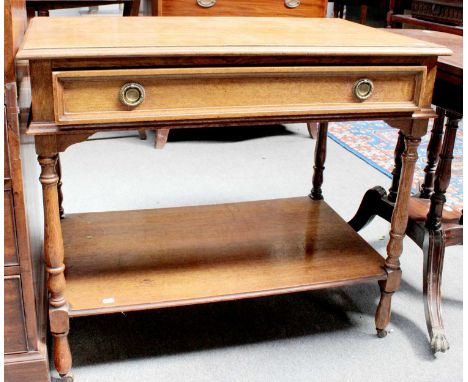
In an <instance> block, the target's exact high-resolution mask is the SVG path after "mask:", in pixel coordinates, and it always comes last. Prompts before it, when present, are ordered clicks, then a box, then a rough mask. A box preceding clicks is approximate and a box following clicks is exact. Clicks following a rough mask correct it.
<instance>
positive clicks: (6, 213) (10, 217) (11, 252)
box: [3, 190, 19, 265]
mask: <svg viewBox="0 0 468 382" xmlns="http://www.w3.org/2000/svg"><path fill="white" fill-rule="evenodd" d="M13 211H14V209H13V194H12V192H11V190H5V191H4V195H3V223H4V227H5V228H4V231H3V234H4V239H5V241H4V243H3V251H4V260H5V265H18V264H19V261H18V246H17V244H16V229H15V218H14V212H13Z"/></svg>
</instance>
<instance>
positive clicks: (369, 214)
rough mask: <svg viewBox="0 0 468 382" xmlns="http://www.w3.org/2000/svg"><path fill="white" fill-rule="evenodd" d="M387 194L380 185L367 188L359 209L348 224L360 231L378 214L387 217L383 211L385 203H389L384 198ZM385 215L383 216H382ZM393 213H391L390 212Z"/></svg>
mask: <svg viewBox="0 0 468 382" xmlns="http://www.w3.org/2000/svg"><path fill="white" fill-rule="evenodd" d="M386 196H387V192H386V191H385V190H384V189H383V188H382V187H380V186H376V187H374V188H371V189H370V190H367V192H366V193H365V194H364V197H363V198H362V201H361V204H360V206H359V209H358V210H357V212H356V214H355V215H354V217H353V218H352V219H351V220H350V221H349V222H348V224H349V225H350V226H351V227H352V228H353V229H354V230H355V231H356V232H358V231H360V230H361V229H363V228H364V227H365V226H366V225H368V224H369V223H370V222H372V220H374V218H375V217H376V216H377V215H378V216H381V217H383V218H387V215H388V213H387V214H384V213H382V211H381V210H382V207H383V205H382V204H383V203H385V204H387V205H388V203H387V202H386V201H385V200H384V198H385V197H386ZM382 215H383V216H382ZM390 215H391V213H390Z"/></svg>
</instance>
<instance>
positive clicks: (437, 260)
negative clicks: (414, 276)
mask: <svg viewBox="0 0 468 382" xmlns="http://www.w3.org/2000/svg"><path fill="white" fill-rule="evenodd" d="M446 115H447V125H446V128H445V134H444V139H443V143H442V149H441V152H440V159H439V163H438V165H437V169H436V171H435V179H434V192H433V194H432V195H431V204H430V207H429V212H428V214H427V218H426V228H427V229H428V237H427V238H426V241H425V245H424V247H423V250H424V280H423V290H424V297H425V308H426V309H425V312H426V323H427V329H428V331H429V336H430V338H431V347H432V350H433V351H434V352H439V351H441V352H445V351H447V350H448V349H449V344H448V341H447V338H446V336H445V330H444V325H443V322H442V314H441V309H440V303H441V291H440V287H441V283H442V269H443V263H444V252H445V234H444V232H443V231H442V224H441V221H442V212H443V209H444V203H445V201H446V198H445V192H446V191H447V187H448V186H449V184H450V177H451V168H452V159H453V149H454V147H455V140H456V137H457V130H458V124H459V122H460V119H461V117H462V116H461V115H460V114H458V113H453V112H450V111H447V112H446Z"/></svg>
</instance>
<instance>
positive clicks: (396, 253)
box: [375, 136, 421, 337]
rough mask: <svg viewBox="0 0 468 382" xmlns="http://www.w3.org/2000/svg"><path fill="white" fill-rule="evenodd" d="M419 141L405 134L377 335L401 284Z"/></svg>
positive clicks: (381, 283) (380, 331)
mask: <svg viewBox="0 0 468 382" xmlns="http://www.w3.org/2000/svg"><path fill="white" fill-rule="evenodd" d="M420 142H421V138H417V137H411V136H406V137H405V144H406V145H405V146H406V149H405V151H404V153H403V156H402V172H401V178H400V184H399V188H398V194H397V197H396V203H395V207H394V210H393V214H392V220H391V228H390V240H389V242H388V245H387V258H386V260H385V269H386V271H387V279H386V280H384V281H381V282H380V283H379V284H380V290H381V296H380V302H379V305H378V307H377V311H376V314H375V326H376V329H377V334H378V336H379V337H385V335H386V334H387V332H386V330H385V328H386V327H387V325H388V323H389V322H390V311H391V300H392V295H393V293H394V292H395V291H396V290H397V289H398V288H399V286H400V281H401V269H400V256H401V253H402V252H403V238H404V237H405V231H406V226H407V223H408V201H409V198H410V196H411V195H410V194H411V185H412V183H413V175H414V167H415V165H416V160H417V159H418V151H417V149H418V146H419V143H420Z"/></svg>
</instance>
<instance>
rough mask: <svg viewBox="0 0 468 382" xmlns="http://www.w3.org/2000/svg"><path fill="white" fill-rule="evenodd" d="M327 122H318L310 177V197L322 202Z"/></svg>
mask: <svg viewBox="0 0 468 382" xmlns="http://www.w3.org/2000/svg"><path fill="white" fill-rule="evenodd" d="M327 133H328V122H320V124H319V129H318V135H317V142H316V143H315V162H314V175H313V176H312V191H311V192H310V195H309V196H310V197H311V198H312V199H314V200H322V199H323V194H322V183H323V170H324V169H325V158H326V156H327Z"/></svg>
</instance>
